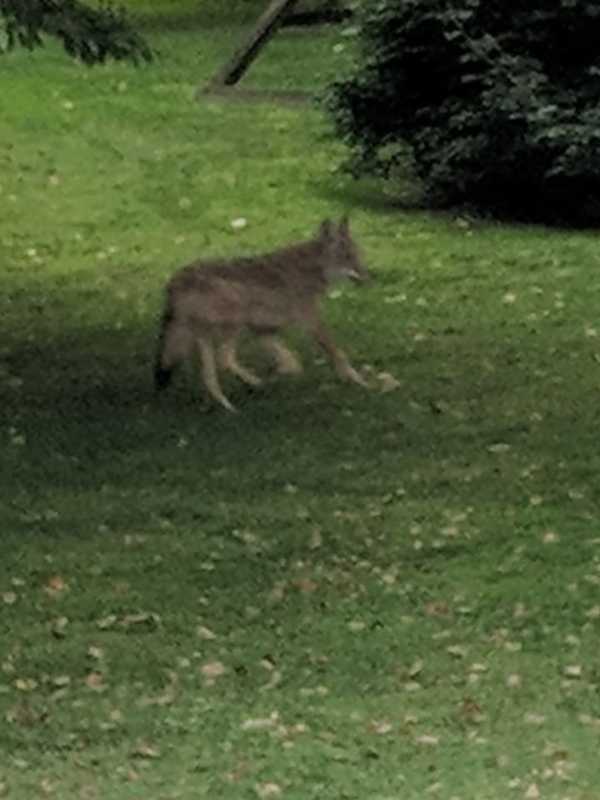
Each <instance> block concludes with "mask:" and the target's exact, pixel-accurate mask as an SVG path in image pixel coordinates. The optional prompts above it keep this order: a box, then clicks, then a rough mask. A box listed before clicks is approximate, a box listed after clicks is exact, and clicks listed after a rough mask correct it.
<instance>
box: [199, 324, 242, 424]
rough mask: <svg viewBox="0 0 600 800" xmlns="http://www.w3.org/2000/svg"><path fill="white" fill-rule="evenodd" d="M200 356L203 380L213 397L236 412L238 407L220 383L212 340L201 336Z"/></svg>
mask: <svg viewBox="0 0 600 800" xmlns="http://www.w3.org/2000/svg"><path fill="white" fill-rule="evenodd" d="M196 342H197V345H198V350H199V351H200V357H201V360H202V380H203V381H204V385H205V386H206V389H207V391H208V393H209V394H210V395H212V397H214V398H215V400H217V401H218V402H219V403H220V404H221V405H222V406H224V407H225V408H226V409H227V410H228V411H232V412H234V413H235V411H236V408H235V407H234V406H232V405H231V403H230V402H229V400H228V399H227V398H226V397H225V395H224V394H223V390H222V389H221V386H220V385H219V376H218V374H217V367H216V364H215V351H214V348H213V345H212V342H210V341H207V340H206V339H202V338H200V337H198V338H197V340H196Z"/></svg>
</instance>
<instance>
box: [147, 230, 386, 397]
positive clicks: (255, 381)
mask: <svg viewBox="0 0 600 800" xmlns="http://www.w3.org/2000/svg"><path fill="white" fill-rule="evenodd" d="M343 278H350V279H352V280H355V281H359V282H364V281H366V280H368V279H369V278H370V275H369V272H368V270H367V269H366V267H365V266H364V264H363V263H362V260H361V257H360V253H359V250H358V247H357V245H356V243H355V241H354V239H353V238H352V234H351V233H350V227H349V223H348V218H347V217H343V218H342V220H341V221H340V222H339V223H333V222H331V221H330V220H325V221H324V222H323V223H322V224H321V226H320V228H319V231H318V233H317V234H316V235H315V236H314V237H313V238H312V239H309V240H308V241H305V242H301V243H299V244H292V245H289V246H288V247H283V248H281V249H279V250H274V251H273V252H271V253H267V254H265V255H258V256H254V257H250V258H234V259H232V260H220V261H210V260H207V261H196V262H194V263H192V264H189V265H188V266H186V267H183V268H182V269H180V270H179V271H178V272H176V273H175V275H174V276H173V277H172V278H171V280H170V281H169V283H168V284H167V288H166V294H167V298H166V306H165V310H164V313H163V317H162V324H161V331H160V338H159V346H158V353H157V356H156V364H155V369H154V382H155V387H156V389H157V390H161V389H164V388H165V387H166V386H168V384H169V382H170V380H171V374H172V372H173V369H174V368H175V367H176V366H177V364H179V363H180V362H181V361H183V360H184V359H186V358H188V357H190V356H191V355H192V352H193V351H194V349H197V352H198V354H199V356H200V359H201V364H202V378H203V381H204V384H205V386H206V389H207V390H208V392H209V394H210V395H212V397H213V398H214V399H215V400H217V401H218V402H219V403H220V404H221V405H222V406H224V407H225V408H226V409H227V410H228V411H236V409H235V408H234V406H233V405H232V404H231V403H230V402H229V400H228V399H227V397H226V396H225V395H224V394H223V391H222V389H221V386H220V384H219V378H218V372H217V365H218V366H219V367H221V368H222V369H226V370H229V371H230V372H232V373H234V374H235V375H237V376H238V378H240V379H241V380H242V381H244V382H245V383H248V384H250V385H251V386H258V385H260V383H261V380H260V378H259V377H258V376H257V375H255V374H254V373H253V372H251V371H250V370H249V369H247V368H246V367H244V366H242V365H241V364H240V363H239V361H238V360H237V354H236V345H237V339H238V337H239V335H240V333H241V332H242V331H243V330H249V331H250V332H251V333H253V334H254V335H256V336H257V337H258V340H259V342H260V344H261V345H262V346H263V347H264V348H265V350H267V351H268V353H269V354H270V356H271V357H272V358H273V360H274V361H275V366H276V369H277V371H278V372H279V373H280V374H288V375H289V374H297V373H299V372H301V371H302V366H301V364H300V361H299V360H298V358H297V356H296V355H295V354H294V353H292V352H291V351H290V350H289V349H288V348H287V347H286V346H285V345H284V344H283V342H282V341H281V340H280V339H279V337H278V336H277V334H278V333H279V331H281V330H282V329H283V328H286V327H289V326H292V325H297V326H299V327H301V328H303V329H304V330H306V331H307V332H308V333H310V334H311V335H312V336H313V337H314V338H315V340H316V341H317V342H318V343H319V345H320V346H321V347H322V348H323V349H324V351H325V353H326V354H327V355H328V357H329V358H330V360H331V362H332V364H333V367H334V368H335V370H336V372H337V374H338V375H339V376H340V377H341V378H343V379H345V380H350V381H353V382H354V383H358V384H361V385H362V386H365V387H367V388H368V385H367V383H366V381H365V380H364V379H363V378H362V377H361V375H359V373H358V372H357V371H356V370H355V369H354V368H353V367H352V365H351V364H350V361H349V360H348V357H347V356H346V354H345V353H344V352H343V351H342V350H340V349H339V348H338V347H337V346H336V344H335V342H334V341H333V339H332V337H331V334H330V333H329V331H328V330H327V328H326V327H325V325H324V324H323V322H322V320H321V318H320V314H319V301H320V299H321V297H322V296H323V295H324V294H325V292H326V291H327V289H328V287H329V286H330V285H331V284H332V283H333V282H334V281H336V280H341V279H343Z"/></svg>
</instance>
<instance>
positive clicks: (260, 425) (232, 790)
mask: <svg viewBox="0 0 600 800" xmlns="http://www.w3.org/2000/svg"><path fill="white" fill-rule="evenodd" d="M150 35H151V37H152V41H153V43H154V44H155V45H156V46H157V47H158V48H159V50H160V51H161V54H162V56H161V59H160V60H159V61H158V62H157V63H156V64H155V65H153V66H150V67H144V68H142V69H140V70H135V69H133V68H129V67H126V66H122V65H121V66H109V67H107V68H98V69H96V70H91V71H90V70H84V69H81V68H79V67H77V66H76V65H75V64H73V63H71V62H69V61H68V60H67V59H66V57H64V56H63V55H62V53H60V52H59V51H58V50H56V49H54V48H53V47H48V48H47V49H46V50H45V51H44V52H37V53H34V54H33V55H28V54H26V53H14V54H12V55H9V56H6V57H4V58H3V62H2V66H3V86H2V101H3V103H2V107H3V113H2V116H1V117H0V163H1V169H0V203H1V207H2V215H1V217H0V264H1V267H0V268H1V269H2V278H3V292H2V294H1V296H0V326H1V331H0V386H1V391H2V406H1V407H2V425H1V428H0V436H1V450H0V452H1V457H0V469H1V470H2V475H1V476H0V480H1V485H2V503H0V525H1V528H0V530H1V541H0V546H1V551H0V719H1V720H2V724H1V725H0V753H1V755H2V757H1V758H0V796H3V795H8V796H9V797H11V798H12V797H14V798H27V800H30V798H36V797H47V796H54V797H57V798H69V800H70V798H74V799H75V798H106V797H110V798H115V799H116V800H121V799H122V798H123V799H124V798H140V799H141V798H144V800H146V799H147V798H152V800H175V798H181V799H182V800H192V798H193V800H197V798H201V797H207V798H211V799H212V798H220V797H223V798H253V797H278V796H281V797H282V798H291V799H292V800H300V799H302V800H307V798H315V800H316V799H317V798H319V800H329V799H331V800H367V798H369V799H371V800H400V799H401V800H420V799H421V798H426V797H434V798H443V800H450V798H460V799H461V800H487V799H488V798H489V799H490V800H504V798H519V800H520V798H535V797H540V798H542V800H547V799H549V798H551V799H552V800H554V799H556V800H567V798H569V799H570V800H598V798H600V789H599V788H598V787H599V786H600V769H599V768H598V756H597V754H598V746H599V737H600V695H599V688H600V661H599V655H598V652H599V651H598V633H599V630H598V628H599V625H600V603H599V600H598V584H599V582H600V557H599V548H600V531H599V529H598V506H599V488H598V477H597V476H598V474H599V471H600V455H599V454H598V447H597V432H598V423H599V417H600V405H599V403H598V388H599V386H598V384H599V381H598V369H599V365H598V360H599V356H600V346H599V341H600V340H599V339H598V334H599V333H600V326H599V325H598V322H597V309H598V301H599V294H600V279H599V278H598V277H597V273H598V266H599V263H600V257H599V255H598V246H597V236H596V235H595V234H593V233H586V232H579V233H570V232H566V231H551V230H547V229H543V228H533V227H516V226H515V227H510V226H500V225H494V224H483V223H481V224H480V223H477V222H473V221H469V220H461V219H458V220H457V219H454V218H452V217H449V216H438V215H433V214H426V213H421V212H416V211H415V212H411V211H408V210H402V209H401V208H398V207H394V206H393V205H392V204H391V203H390V202H387V201H385V199H384V198H382V195H381V193H380V192H378V191H377V189H376V187H373V186H371V185H367V184H353V183H351V182H350V181H349V180H348V179H346V178H345V177H343V175H341V174H340V173H339V172H337V171H336V170H335V165H336V164H337V163H338V162H339V160H340V158H341V157H342V155H343V151H342V150H341V149H340V147H339V145H337V144H335V143H334V142H332V141H331V140H330V139H329V138H328V137H327V135H326V134H327V130H328V129H327V124H326V121H325V120H324V119H323V117H322V116H321V115H320V114H319V112H317V111H316V110H311V109H308V110H307V109H290V108H281V107H277V106H274V105H264V104H259V105H256V104H252V105H248V106H245V105H242V104H239V105H237V104H232V103H222V104H221V103H219V102H216V101H213V102H202V103H196V102H194V101H193V95H194V91H195V89H196V87H197V85H199V84H200V83H202V82H203V81H205V80H206V79H207V78H208V77H209V75H210V74H211V73H212V72H213V71H214V69H215V68H216V67H217V66H218V65H219V63H220V62H221V61H222V59H223V58H224V55H225V54H226V53H227V52H228V50H229V49H230V48H231V47H232V46H234V45H235V43H236V42H237V41H238V40H239V35H240V30H239V29H234V28H232V29H231V30H225V29H219V28H216V29H213V30H211V31H210V32H203V30H202V29H201V28H198V29H184V30H179V29H177V28H176V27H174V28H173V29H171V30H168V31H163V32H159V31H155V32H153V33H151V34H150ZM337 41H338V38H337V34H336V33H335V32H331V31H330V32H325V33H321V34H319V35H318V36H316V37H315V38H314V39H309V38H306V37H304V38H302V37H300V36H298V35H297V34H294V33H284V34H282V35H281V38H280V39H279V40H278V41H277V42H275V43H273V46H272V48H270V49H269V50H268V51H267V52H266V53H265V54H264V57H263V58H262V59H261V61H260V62H259V63H258V64H257V65H256V68H255V69H254V70H253V71H252V72H251V73H250V75H249V76H248V83H253V84H254V85H256V86H268V87H273V86H277V85H280V86H284V87H286V88H288V87H289V88H309V89H313V88H314V89H318V88H319V87H320V86H321V85H322V82H323V81H324V80H325V79H326V78H327V76H329V75H330V74H332V71H333V72H335V70H336V69H337V68H338V67H337V66H336V65H337V64H338V63H339V62H337V61H336V59H338V58H341V59H343V58H344V57H345V56H344V54H343V53H342V54H340V55H336V54H334V53H333V51H332V47H333V46H334V45H335V43H336V42H337ZM308 53H310V59H309V61H308V62H306V61H305V60H304V59H305V58H308V56H307V54H308ZM307 63H309V64H310V69H311V72H310V73H309V72H308V70H307ZM344 210H350V212H351V214H352V219H353V225H354V230H355V233H356V235H357V238H359V239H360V240H361V242H362V243H363V246H364V250H365V254H366V258H367V261H368V262H369V264H370V266H371V267H372V270H373V272H374V274H375V276H376V280H375V282H374V283H373V285H372V287H369V288H365V289H363V290H360V291H359V290H358V289H354V288H352V287H343V288H342V289H341V291H340V292H339V293H337V294H336V296H335V297H332V298H331V299H330V300H328V302H327V304H326V316H327V318H328V319H329V320H330V322H331V325H332V327H333V328H334V329H335V331H336V334H337V338H338V339H339V341H340V342H341V343H344V345H345V347H346V348H347V350H348V351H349V352H350V353H351V355H352V357H353V359H354V361H355V362H356V364H357V365H359V366H363V367H364V366H365V365H368V366H370V367H371V368H372V370H373V371H374V373H375V374H376V373H379V372H382V371H384V372H389V373H391V374H392V375H393V376H395V377H396V378H397V379H398V380H399V381H400V383H401V385H400V387H399V388H398V389H396V390H395V391H392V392H389V393H382V392H380V391H373V392H366V391H364V390H362V389H361V388H360V387H354V386H345V385H342V384H340V383H338V382H337V380H336V379H335V378H334V377H333V376H332V374H331V372H330V370H329V368H328V366H327V365H325V364H323V363H322V362H321V360H320V358H319V356H318V354H316V353H314V352H313V350H312V348H311V346H310V344H309V343H307V342H305V341H304V340H303V339H301V338H300V337H295V338H294V342H295V345H296V346H297V347H298V349H299V351H300V353H301V354H302V357H303V360H304V361H305V363H306V367H307V368H306V372H305V374H304V375H303V376H302V377H300V378H298V379H294V380H290V379H287V380H284V379H281V380H277V381H273V382H271V383H269V384H268V386H267V388H266V389H264V390H261V391H254V392H252V393H250V392H248V391H246V389H245V388H244V387H243V386H240V385H239V384H238V383H236V382H235V381H234V380H231V381H229V380H228V381H227V383H226V386H227V392H228V394H229V396H230V397H231V399H232V400H233V401H234V402H235V403H236V404H237V405H238V406H239V408H240V409H241V412H242V413H240V414H239V415H237V416H231V415H228V414H226V413H225V412H224V411H221V410H219V409H212V410H210V411H207V410H206V409H205V407H204V405H203V403H202V401H201V399H200V397H199V390H198V385H197V382H196V380H195V377H194V376H193V374H186V373H182V374H181V375H180V376H178V379H177V383H176V385H175V386H174V388H173V391H172V392H170V393H168V394H166V395H165V397H164V398H162V399H161V401H160V402H157V401H156V400H155V398H154V396H153V393H152V388H151V362H152V358H153V349H154V344H155V338H156V332H157V318H158V314H159V311H160V306H161V303H162V290H163V286H164V282H165V280H166V279H167V277H168V276H169V275H170V274H171V273H172V272H173V271H174V270H175V269H176V268H177V267H178V266H179V265H181V264H183V263H185V262H186V261H188V260H191V259H192V258H195V257H199V256H203V255H217V254H218V255H229V254H238V253H252V252H257V251H262V250H267V249H269V248H271V247H275V246H277V245H278V244H281V243H283V242H286V241H289V240H293V239H296V238H300V237H303V236H306V235H308V234H310V233H311V232H312V230H313V229H314V228H315V226H316V225H317V224H318V222H319V220H320V219H321V218H322V217H324V216H325V215H338V214H340V213H342V212H343V211H344ZM240 216H244V217H246V218H247V220H248V225H247V227H246V228H245V229H244V230H242V231H237V232H236V231H235V230H234V229H233V228H232V227H231V224H230V223H231V220H233V219H235V218H237V217H240ZM245 359H246V361H248V362H249V363H253V362H254V363H255V365H257V368H258V369H260V370H262V369H264V364H262V363H261V362H260V357H259V354H258V353H256V352H255V351H254V350H253V349H252V347H251V345H249V346H248V349H247V352H246V355H245ZM373 382H374V384H377V380H376V379H374V380H373Z"/></svg>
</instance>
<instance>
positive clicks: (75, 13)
mask: <svg viewBox="0 0 600 800" xmlns="http://www.w3.org/2000/svg"><path fill="white" fill-rule="evenodd" d="M0 18H2V19H3V23H4V36H5V41H4V47H1V46H0V52H2V50H3V49H4V50H11V49H12V48H14V47H15V45H21V46H22V47H26V48H28V49H29V50H33V49H34V48H35V47H40V46H41V45H42V44H43V40H42V36H43V35H44V34H45V35H49V36H52V37H55V38H57V39H59V40H60V42H61V43H62V45H63V47H64V49H65V50H66V52H67V53H68V54H69V55H70V56H72V57H73V58H78V59H81V61H83V62H84V63H85V64H90V65H91V64H98V63H104V62H105V61H106V60H107V58H114V59H116V60H117V61H121V60H131V61H134V62H138V61H139V60H140V59H142V60H144V61H150V60H151V58H152V53H151V50H150V48H149V47H148V45H147V44H146V42H145V41H144V40H143V39H142V37H141V36H140V35H139V34H138V33H136V31H135V30H134V29H133V28H132V26H131V23H130V22H129V20H128V18H127V16H126V14H125V11H124V10H123V9H121V8H116V7H114V6H112V5H109V4H104V5H102V6H101V7H99V8H90V7H88V6H86V5H84V4H83V3H80V2H78V0H62V1H61V2H57V1H56V0H0Z"/></svg>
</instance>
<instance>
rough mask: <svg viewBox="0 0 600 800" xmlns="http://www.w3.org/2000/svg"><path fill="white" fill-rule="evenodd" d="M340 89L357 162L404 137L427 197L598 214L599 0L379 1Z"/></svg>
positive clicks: (390, 154) (337, 107) (538, 211)
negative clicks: (351, 67) (353, 63)
mask: <svg viewBox="0 0 600 800" xmlns="http://www.w3.org/2000/svg"><path fill="white" fill-rule="evenodd" d="M359 41H360V55H359V58H358V60H357V63H356V68H355V71H354V74H352V75H351V76H350V77H348V78H346V79H342V80H339V81H338V82H336V83H335V84H334V85H333V86H332V87H331V89H330V92H329V94H328V98H327V102H328V105H329V107H330V109H331V111H332V112H333V116H334V120H335V124H336V128H337V131H338V132H339V133H340V134H341V135H342V137H343V138H344V139H345V140H346V141H347V142H348V144H349V145H350V146H351V148H352V157H351V162H350V163H351V165H352V167H353V168H354V169H355V170H356V171H359V172H371V173H383V174H389V173H390V170H391V169H392V168H393V166H394V165H395V164H396V163H397V162H398V161H399V160H400V159H402V158H404V157H405V151H406V147H405V146H404V147H403V144H404V143H408V144H409V145H410V147H411V149H412V154H413V158H414V164H415V168H416V171H417V174H418V176H419V177H420V178H421V180H422V181H423V184H424V187H425V190H426V193H427V196H428V198H429V200H430V202H431V203H433V204H438V205H444V206H448V205H455V204H465V203H466V204H470V205H474V206H479V207H483V208H486V209H492V210H493V211H495V212H501V213H506V212H508V213H510V214H516V215H519V216H526V217H530V218H538V219H539V218H545V219H557V218H561V219H565V220H566V219H568V220H578V221H582V222H589V221H592V220H598V219H600V3H599V2H597V1H596V0H594V1H592V0H552V2H550V1H549V0H371V2H369V3H367V4H364V6H363V10H362V14H361V18H360V27H359Z"/></svg>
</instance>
